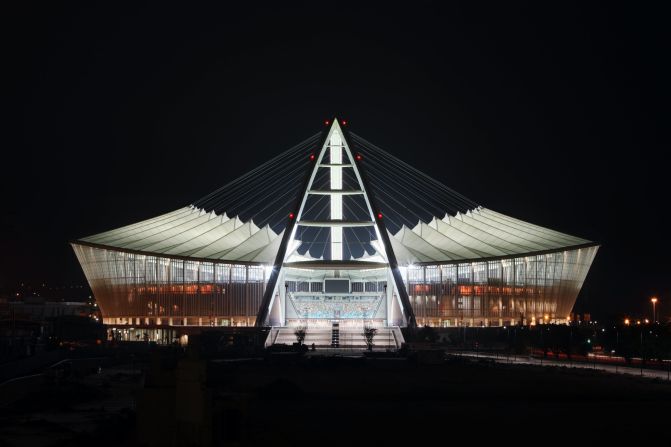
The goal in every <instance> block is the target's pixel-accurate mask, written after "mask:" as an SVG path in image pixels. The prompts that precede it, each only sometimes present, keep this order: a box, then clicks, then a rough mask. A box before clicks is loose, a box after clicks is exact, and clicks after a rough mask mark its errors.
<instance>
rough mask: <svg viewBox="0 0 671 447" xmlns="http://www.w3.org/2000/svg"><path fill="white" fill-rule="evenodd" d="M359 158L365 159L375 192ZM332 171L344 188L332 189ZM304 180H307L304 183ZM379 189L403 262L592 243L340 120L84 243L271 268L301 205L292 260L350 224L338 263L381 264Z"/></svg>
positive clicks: (315, 253) (315, 254) (317, 249)
mask: <svg viewBox="0 0 671 447" xmlns="http://www.w3.org/2000/svg"><path fill="white" fill-rule="evenodd" d="M345 135H347V138H345ZM329 141H330V143H328V144H327V142H329ZM334 141H336V142H337V144H340V145H341V146H337V147H342V148H346V154H345V155H346V158H345V159H343V160H342V161H339V162H338V163H340V164H336V165H334V164H332V163H333V162H332V161H331V162H329V161H327V158H326V156H325V152H324V149H323V148H321V149H320V147H318V145H319V144H323V145H324V146H323V147H329V146H333V142H334ZM317 153H318V154H319V155H318V156H316V154H317ZM352 154H356V157H353V155H352ZM362 154H363V155H362ZM347 157H349V160H348V159H347ZM355 158H356V160H357V161H359V162H360V161H361V159H362V158H363V160H364V161H365V171H366V172H365V174H366V176H367V177H368V180H369V182H368V185H369V187H368V188H365V187H364V184H363V183H362V182H363V180H362V175H363V173H362V174H360V173H359V170H358V169H357V167H356V166H355V164H356V163H357V162H355ZM315 163H316V166H315ZM348 168H349V170H348ZM334 169H335V170H337V172H338V174H337V178H338V182H339V183H338V186H339V189H338V190H335V189H333V183H332V182H333V175H334V174H333V172H334ZM322 171H324V172H322ZM329 172H331V174H330V176H329ZM306 174H308V175H309V176H310V177H309V182H307V183H305V182H304V181H302V180H301V179H303V178H305V176H306ZM322 174H324V175H322ZM306 180H307V179H306ZM305 185H309V189H306V187H305ZM367 189H369V191H366V190H367ZM373 193H374V196H375V198H376V202H377V206H380V207H384V219H385V225H384V226H383V227H384V228H385V230H384V231H386V232H387V233H388V234H389V242H390V243H391V248H392V249H393V252H394V254H395V256H396V259H397V260H398V264H399V265H408V264H413V263H424V262H427V263H431V262H457V261H464V260H477V259H482V258H488V259H489V258H498V257H513V256H519V255H524V254H533V253H540V252H550V251H557V250H562V249H565V248H568V247H577V246H584V245H590V244H592V242H590V241H588V240H585V239H581V238H578V237H574V236H570V235H568V234H565V233H560V232H558V231H554V230H550V229H547V228H544V227H540V226H538V225H533V224H530V223H527V222H524V221H521V220H519V219H515V218H512V217H509V216H506V215H504V214H501V213H498V212H496V211H492V210H490V209H487V208H484V207H482V206H480V205H478V204H477V203H475V202H473V201H472V200H470V199H468V198H466V197H464V196H463V195H461V194H459V193H457V192H456V191H454V190H452V189H450V188H448V187H447V186H445V185H443V184H442V183H440V182H438V181H436V180H434V179H433V178H431V177H429V176H427V175H426V174H424V173H423V172H421V171H419V170H417V169H416V168H414V167H412V166H410V165H408V164H407V163H405V162H404V161H402V160H400V159H398V158H397V157H394V156H393V155H391V154H389V153H387V152H385V151H383V150H382V149H380V148H378V147H377V146H375V145H373V144H371V143H369V142H368V141H366V140H364V139H363V138H361V137H359V136H357V135H355V134H353V133H351V132H347V131H346V130H343V129H341V127H340V126H339V125H338V122H337V121H334V122H333V124H332V125H331V126H330V127H329V129H328V131H327V133H324V132H322V133H319V134H317V135H313V136H312V137H310V138H308V139H306V140H305V141H303V142H301V143H299V144H298V145H297V146H295V147H293V148H291V149H289V150H287V151H285V152H282V153H280V154H279V155H277V156H276V157H274V158H273V159H271V160H269V161H268V162H266V163H264V164H263V165H261V166H259V167H257V168H256V169H254V170H252V171H250V172H249V173H247V174H245V175H243V176H242V177H240V178H238V179H236V180H234V181H232V182H230V183H228V184H226V185H225V186H223V187H222V188H220V189H218V190H216V191H214V192H213V193H211V194H208V195H207V196H205V197H203V198H201V199H198V200H196V201H194V202H193V203H192V204H191V205H188V206H185V207H182V208H179V209H177V210H175V211H172V212H169V213H166V214H163V215H160V216H158V217H154V218H151V219H147V220H144V221H141V222H138V223H135V224H132V225H127V226H125V227H121V228H118V229H115V230H111V231H106V232H104V233H100V234H96V235H93V236H89V237H85V238H82V239H80V240H79V241H77V242H78V243H85V244H93V245H96V246H104V247H110V248H113V249H119V250H125V251H134V252H142V253H147V254H158V255H165V256H175V257H188V258H194V259H211V260H223V261H236V262H258V263H266V264H272V263H273V261H274V260H275V259H276V255H277V253H278V250H279V248H280V245H281V244H282V240H283V236H284V231H285V228H287V225H288V223H287V216H288V215H290V216H291V217H290V218H291V219H292V218H293V213H289V212H288V210H293V209H298V208H297V204H298V203H301V206H300V212H298V213H297V214H299V216H298V218H299V219H301V220H300V222H298V226H299V227H300V229H298V230H296V229H293V234H292V237H291V238H290V239H291V241H289V247H288V249H287V250H286V253H287V256H286V257H285V261H286V262H293V263H295V262H304V261H312V260H324V259H327V258H328V250H329V248H328V247H329V244H330V247H333V236H332V234H333V233H331V236H329V233H328V232H327V233H326V234H324V233H323V232H322V231H321V229H320V228H318V227H320V226H321V227H323V226H327V225H328V226H331V227H334V226H342V227H346V228H343V229H342V230H339V231H342V234H341V236H339V237H342V238H343V244H341V245H343V248H339V250H342V254H339V255H338V256H339V257H338V258H337V259H342V260H343V261H347V260H353V259H356V260H358V261H362V262H369V263H380V262H385V261H386V254H385V249H384V247H383V246H382V244H381V241H380V237H379V236H380V233H376V231H378V230H379V229H378V228H377V227H374V228H369V227H371V226H373V224H374V222H372V220H375V219H374V215H373V214H375V213H378V212H380V211H381V210H379V209H378V210H372V209H371V201H369V198H368V194H373ZM335 196H340V197H342V196H347V197H348V200H347V201H344V200H343V199H342V198H338V200H337V203H339V204H340V205H339V207H340V208H342V210H340V211H338V212H339V213H340V217H338V219H341V220H333V219H334V218H333V212H334V211H333V207H332V206H333V205H332V204H333V203H334V199H333V197H335ZM329 200H330V201H329ZM357 200H358V202H357ZM329 204H331V207H330V208H329ZM343 207H344V208H343ZM329 213H331V214H329ZM381 215H382V214H381V212H380V216H381ZM366 226H368V227H366ZM380 228H382V227H380ZM338 234H340V233H338ZM329 237H330V238H331V239H330V242H329ZM285 239H286V238H285ZM331 250H332V248H331ZM334 259H336V258H334Z"/></svg>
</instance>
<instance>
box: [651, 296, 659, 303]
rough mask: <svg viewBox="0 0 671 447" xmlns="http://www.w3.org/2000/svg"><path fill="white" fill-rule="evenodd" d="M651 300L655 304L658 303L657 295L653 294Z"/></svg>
mask: <svg viewBox="0 0 671 447" xmlns="http://www.w3.org/2000/svg"><path fill="white" fill-rule="evenodd" d="M650 301H651V302H652V303H653V304H654V303H656V302H657V297H654V296H653V297H652V298H650Z"/></svg>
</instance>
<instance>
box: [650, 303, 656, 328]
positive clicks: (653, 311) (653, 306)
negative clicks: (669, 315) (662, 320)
mask: <svg viewBox="0 0 671 447" xmlns="http://www.w3.org/2000/svg"><path fill="white" fill-rule="evenodd" d="M650 302H651V303H652V323H653V324H654V323H655V322H657V319H656V318H655V316H656V313H655V310H656V309H655V305H656V304H657V297H655V296H653V297H652V298H650Z"/></svg>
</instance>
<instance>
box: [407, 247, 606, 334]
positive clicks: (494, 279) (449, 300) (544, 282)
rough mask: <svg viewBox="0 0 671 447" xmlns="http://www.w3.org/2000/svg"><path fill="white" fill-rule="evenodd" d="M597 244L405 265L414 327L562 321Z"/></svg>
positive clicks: (571, 305) (586, 270) (576, 294)
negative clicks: (507, 255)
mask: <svg viewBox="0 0 671 447" xmlns="http://www.w3.org/2000/svg"><path fill="white" fill-rule="evenodd" d="M597 250H598V246H596V245H592V246H587V247H582V248H575V249H570V250H562V251H555V252H550V253H544V254H530V255H527V256H518V257H511V258H503V259H486V258H484V259H482V260H478V261H473V262H461V263H450V264H446V263H436V264H423V265H415V266H408V267H407V276H406V278H407V283H406V284H407V287H408V294H409V295H410V300H411V303H412V306H413V310H414V312H415V316H416V318H417V324H418V325H429V326H462V325H465V326H502V325H507V324H517V323H522V324H535V323H561V322H566V321H567V319H568V317H569V314H570V312H571V309H572V308H573V305H574V304H575V300H576V298H577V296H578V292H580V288H581V287H582V284H583V282H584V281H585V277H586V276H587V272H588V270H589V268H590V265H591V263H592V261H593V259H594V256H595V255H596V252H597Z"/></svg>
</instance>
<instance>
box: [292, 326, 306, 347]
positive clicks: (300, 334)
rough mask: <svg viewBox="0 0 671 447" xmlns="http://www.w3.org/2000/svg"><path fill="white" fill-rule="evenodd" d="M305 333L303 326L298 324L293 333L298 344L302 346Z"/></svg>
mask: <svg viewBox="0 0 671 447" xmlns="http://www.w3.org/2000/svg"><path fill="white" fill-rule="evenodd" d="M305 333H306V330H305V328H304V327H303V326H298V327H297V328H296V330H295V331H294V335H295V336H296V341H297V342H298V344H299V345H300V346H303V341H305Z"/></svg>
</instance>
